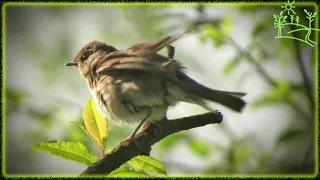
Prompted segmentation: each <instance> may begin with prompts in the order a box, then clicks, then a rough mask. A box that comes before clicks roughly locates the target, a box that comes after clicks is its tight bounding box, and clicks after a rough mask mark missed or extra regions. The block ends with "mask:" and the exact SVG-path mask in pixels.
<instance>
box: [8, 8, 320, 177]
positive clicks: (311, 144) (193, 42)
mask: <svg viewBox="0 0 320 180" xmlns="http://www.w3.org/2000/svg"><path fill="white" fill-rule="evenodd" d="M284 5H285V4H284V3H281V4H274V5H270V6H267V5H266V4H264V5H263V4H262V5H248V4H242V5H240V4H233V5H227V4H175V5H169V4H156V5H129V4H117V5H111V4H109V5H108V4H105V5H102V4H96V5H41V6H36V5H14V6H13V5H7V6H6V7H5V8H4V15H5V19H4V20H5V22H4V25H5V37H4V40H5V41H4V42H5V44H4V45H5V51H4V52H5V56H4V57H5V58H4V61H5V83H6V84H5V93H6V94H5V98H6V105H5V107H6V111H5V118H4V121H5V126H4V130H5V134H4V136H3V137H4V140H5V147H4V148H5V152H4V158H5V162H4V163H5V164H4V165H5V173H6V174H39V175H41V174H79V173H81V172H82V171H83V170H84V169H85V168H86V166H85V165H81V164H78V163H76V162H72V161H67V160H64V159H62V158H60V157H56V156H52V155H50V154H47V153H44V152H35V151H33V150H32V149H31V145H32V144H36V143H40V142H42V141H48V140H60V141H80V142H82V143H84V144H85V145H87V146H88V147H89V151H90V152H91V153H93V154H95V155H97V156H98V155H99V151H98V148H97V147H96V146H95V145H94V144H93V143H92V141H91V140H90V138H88V137H87V136H86V135H85V134H84V133H83V132H82V131H81V129H79V128H78V127H77V126H76V125H74V124H73V123H70V122H72V121H76V122H79V123H83V121H82V117H81V114H82V108H83V107H84V105H85V103H86V102H87V101H88V100H90V99H92V97H91V94H90V92H89V90H88V88H87V85H86V83H85V81H84V80H83V79H82V78H81V77H80V74H79V72H78V70H77V69H76V68H71V67H64V63H66V62H69V61H71V60H73V58H74V56H75V55H76V54H77V53H78V51H79V50H80V48H81V47H83V46H84V45H85V44H86V43H88V42H90V41H92V40H100V41H104V42H106V43H107V44H111V45H113V46H115V47H117V48H118V49H125V48H127V47H129V46H131V45H133V44H135V43H138V42H146V41H152V40H156V39H158V38H161V37H163V36H167V35H171V34H174V33H176V32H181V31H182V30H184V29H185V28H186V27H193V30H194V32H193V33H192V34H190V35H189V36H186V37H185V38H183V39H181V40H179V41H177V42H175V43H174V44H173V45H174V46H175V48H176V55H175V58H177V59H179V60H181V61H182V62H183V63H184V64H185V66H186V67H187V69H188V70H187V74H188V75H190V76H191V77H192V78H194V79H195V80H197V81H198V82H200V83H202V84H204V85H206V86H208V87H210V88H215V89H220V90H228V91H242V92H246V93H247V94H248V95H247V96H245V98H244V99H245V100H246V101H247V102H248V105H247V106H246V108H245V109H244V112H243V113H241V114H240V113H236V112H233V111H231V110H229V109H227V108H225V107H223V106H220V105H217V104H214V103H212V104H210V106H211V107H213V108H215V109H218V110H220V111H221V112H222V113H223V115H224V120H223V123H221V124H219V125H207V126H205V127H201V128H196V129H192V130H189V131H185V132H180V133H178V134H175V135H171V136H169V137H167V138H166V139H164V140H162V141H161V142H159V143H157V144H156V145H154V146H153V150H152V152H151V156H152V157H154V158H156V159H158V160H160V161H162V162H163V163H164V164H165V166H166V169H167V171H168V173H169V175H182V174H186V175H187V174H292V173H295V174H301V173H313V172H314V168H315V165H314V163H315V160H314V159H315V151H314V148H315V139H314V133H315V127H316V126H315V121H314V112H315V105H314V98H315V93H314V89H315V87H314V85H315V67H316V60H315V59H316V52H315V51H316V50H317V47H311V46H309V45H307V44H305V43H303V42H300V41H295V40H292V39H276V38H274V37H275V36H276V35H277V28H275V27H274V17H273V14H277V15H279V13H280V11H282V10H285V8H281V6H284ZM294 5H295V7H293V6H291V7H292V10H294V12H295V13H296V15H299V16H300V23H301V24H305V25H307V24H308V23H309V22H308V19H307V18H306V14H305V12H304V11H303V10H304V9H307V10H308V11H309V12H316V11H317V9H316V8H315V6H312V5H311V6H310V5H303V6H301V5H298V4H294ZM290 12H291V13H292V11H290ZM286 13H289V12H288V11H285V14H286ZM317 21H318V20H317V19H315V21H314V22H312V26H313V27H315V22H317ZM290 28H291V27H284V28H283V31H284V32H285V31H289V30H290ZM293 35H294V36H295V37H300V38H302V39H303V38H304V36H305V34H303V32H297V33H295V34H293ZM315 37H316V36H315V31H312V34H311V36H310V38H311V39H312V40H313V41H315V40H316V38H315ZM160 53H162V54H164V51H161V52H160ZM204 112H206V110H204V109H202V108H201V107H199V106H196V105H191V104H187V103H180V104H179V105H178V106H176V107H173V108H171V109H170V110H169V112H168V117H169V119H174V118H178V117H184V116H189V115H194V114H201V113H204ZM2 123H3V122H2ZM110 126H111V127H110V132H109V133H110V135H109V139H108V143H107V149H112V148H113V147H115V146H116V145H117V144H118V143H119V142H120V141H121V140H123V139H124V138H125V137H127V136H128V135H129V134H130V132H131V131H132V130H133V129H134V128H135V126H129V127H117V126H115V125H114V124H112V122H110Z"/></svg>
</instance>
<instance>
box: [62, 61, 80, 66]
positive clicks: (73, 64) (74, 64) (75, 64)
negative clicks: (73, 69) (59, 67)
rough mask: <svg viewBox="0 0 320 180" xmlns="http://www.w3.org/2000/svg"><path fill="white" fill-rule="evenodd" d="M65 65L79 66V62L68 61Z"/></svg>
mask: <svg viewBox="0 0 320 180" xmlns="http://www.w3.org/2000/svg"><path fill="white" fill-rule="evenodd" d="M64 66H77V63H75V62H68V63H66V64H64Z"/></svg>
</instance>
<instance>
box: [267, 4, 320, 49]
mask: <svg viewBox="0 0 320 180" xmlns="http://www.w3.org/2000/svg"><path fill="white" fill-rule="evenodd" d="M294 2H295V1H292V2H291V3H290V1H289V0H288V2H287V3H284V6H281V8H283V9H284V10H283V11H281V12H280V14H279V15H275V14H274V15H273V17H274V28H278V36H276V37H275V38H287V39H295V40H298V41H301V42H304V43H306V44H308V45H310V46H311V47H314V45H315V44H316V43H315V42H314V41H312V40H311V39H310V35H311V32H312V31H320V29H316V28H312V27H311V24H312V21H314V18H315V16H316V14H317V13H312V12H308V11H307V10H306V9H304V12H305V13H306V18H307V19H308V20H309V25H308V26H305V25H302V24H299V16H296V15H295V14H296V13H295V12H294V8H295V7H296V6H294V5H293V3H294ZM284 13H287V15H284ZM285 26H292V28H295V29H294V30H291V31H289V32H287V33H286V34H285V35H283V34H282V28H284V27H285ZM296 31H306V35H305V37H304V39H300V38H297V37H294V36H290V35H291V34H292V33H293V32H296Z"/></svg>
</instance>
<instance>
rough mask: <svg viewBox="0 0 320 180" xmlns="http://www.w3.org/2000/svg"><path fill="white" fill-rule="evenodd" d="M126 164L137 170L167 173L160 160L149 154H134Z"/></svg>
mask: <svg viewBox="0 0 320 180" xmlns="http://www.w3.org/2000/svg"><path fill="white" fill-rule="evenodd" d="M128 165H130V166H131V167H133V168H134V169H136V170H139V171H144V172H148V173H156V174H162V175H167V172H166V168H165V166H164V165H163V164H162V162H160V161H158V160H156V159H154V158H152V157H150V156H136V157H134V158H132V159H131V160H130V161H128Z"/></svg>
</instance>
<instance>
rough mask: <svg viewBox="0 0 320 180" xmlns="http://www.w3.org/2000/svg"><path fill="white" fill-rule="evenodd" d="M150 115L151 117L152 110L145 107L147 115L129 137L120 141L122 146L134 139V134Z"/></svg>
mask: <svg viewBox="0 0 320 180" xmlns="http://www.w3.org/2000/svg"><path fill="white" fill-rule="evenodd" d="M151 115H152V109H151V107H147V115H146V116H145V117H144V118H143V120H142V121H141V122H140V124H139V125H138V127H137V128H136V129H135V130H134V131H133V132H132V133H131V134H130V136H129V137H127V138H126V139H125V140H123V141H121V142H120V144H123V143H125V142H127V141H130V140H132V139H134V137H135V135H136V133H137V132H138V130H139V129H140V127H141V126H142V125H143V124H144V123H145V122H146V121H147V120H148V119H149V118H150V116H151ZM136 144H137V143H136Z"/></svg>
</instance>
